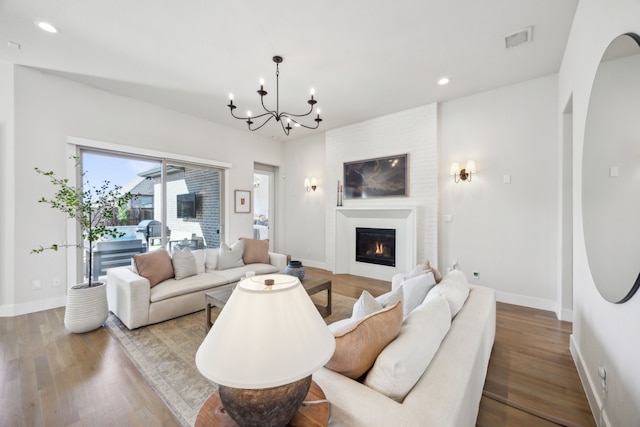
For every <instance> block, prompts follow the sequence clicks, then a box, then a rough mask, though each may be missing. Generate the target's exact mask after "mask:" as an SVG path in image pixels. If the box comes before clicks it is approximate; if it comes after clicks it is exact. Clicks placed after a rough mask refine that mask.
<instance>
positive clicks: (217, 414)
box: [195, 381, 329, 427]
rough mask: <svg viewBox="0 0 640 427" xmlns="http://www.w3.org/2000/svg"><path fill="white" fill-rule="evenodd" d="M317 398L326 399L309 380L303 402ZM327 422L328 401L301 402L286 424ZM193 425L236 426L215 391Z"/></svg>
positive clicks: (312, 426)
mask: <svg viewBox="0 0 640 427" xmlns="http://www.w3.org/2000/svg"><path fill="white" fill-rule="evenodd" d="M318 400H326V397H325V395H324V392H323V391H322V389H321V388H320V386H319V385H318V384H316V383H315V381H312V382H311V387H310V388H309V393H307V397H306V398H305V402H314V401H318ZM328 422H329V403H328V402H322V403H313V404H305V403H303V404H302V406H301V407H300V409H298V412H296V414H295V415H294V416H293V418H292V419H291V421H289V424H287V426H289V427H326V425H327V423H328ZM195 427H238V424H236V422H235V421H233V420H232V419H231V417H230V416H229V414H227V411H225V409H224V407H223V406H222V402H221V401H220V393H219V392H218V391H216V392H215V393H213V394H212V395H211V397H209V399H207V401H206V402H204V405H202V408H200V412H198V417H197V418H196V423H195Z"/></svg>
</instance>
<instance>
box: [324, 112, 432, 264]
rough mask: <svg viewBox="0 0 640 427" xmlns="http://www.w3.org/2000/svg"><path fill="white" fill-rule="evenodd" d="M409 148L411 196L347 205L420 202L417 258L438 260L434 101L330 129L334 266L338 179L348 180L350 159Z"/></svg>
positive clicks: (329, 253)
mask: <svg viewBox="0 0 640 427" xmlns="http://www.w3.org/2000/svg"><path fill="white" fill-rule="evenodd" d="M404 153H408V154H409V183H408V185H409V195H408V197H395V198H378V199H376V198H372V199H350V200H347V199H345V200H344V207H345V208H347V207H348V208H355V207H366V208H371V207H384V208H388V207H407V206H415V207H417V209H418V214H417V227H418V233H417V236H416V246H417V248H416V252H417V259H418V260H420V261H424V260H425V259H429V260H431V262H433V263H435V264H437V262H438V246H437V244H438V226H437V223H438V220H437V217H438V143H437V105H436V104H430V105H426V106H423V107H418V108H414V109H411V110H406V111H401V112H398V113H395V114H390V115H387V116H383V117H379V118H376V119H372V120H368V121H365V122H361V123H357V124H354V125H350V126H345V127H343V128H340V129H333V130H331V131H328V132H327V134H326V158H325V162H326V175H325V178H326V181H328V184H327V198H326V201H325V203H326V217H325V230H326V234H325V236H326V237H325V239H326V255H325V257H326V258H325V259H326V262H327V268H328V269H330V270H333V269H334V265H333V264H334V259H335V256H334V250H335V240H336V239H335V232H336V231H335V222H336V195H337V184H338V180H340V182H343V181H344V180H343V164H344V162H351V161H357V160H366V159H371V158H376V157H385V156H391V155H396V154H404Z"/></svg>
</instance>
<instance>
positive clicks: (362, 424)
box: [313, 367, 428, 427]
mask: <svg viewBox="0 0 640 427" xmlns="http://www.w3.org/2000/svg"><path fill="white" fill-rule="evenodd" d="M313 380H314V381H315V382H316V383H318V385H319V386H320V387H321V388H322V391H323V392H324V394H325V395H326V396H327V400H329V401H330V402H331V411H330V412H331V418H330V420H329V425H330V426H354V427H370V426H398V427H412V426H419V425H424V424H422V423H421V420H420V414H421V413H420V412H414V411H409V410H407V408H403V404H402V403H398V402H396V401H395V400H393V399H390V398H388V397H387V396H384V395H383V394H381V393H378V392H377V391H375V390H373V389H371V388H369V387H367V386H366V385H364V384H362V383H359V382H358V381H355V380H352V379H350V378H347V377H345V376H343V375H341V374H339V373H337V372H334V371H332V370H330V369H327V368H324V367H323V368H320V369H319V370H318V371H316V372H314V373H313ZM425 405H428V402H426V403H425Z"/></svg>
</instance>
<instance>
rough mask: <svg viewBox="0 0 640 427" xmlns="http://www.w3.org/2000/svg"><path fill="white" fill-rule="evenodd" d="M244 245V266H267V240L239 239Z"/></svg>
mask: <svg viewBox="0 0 640 427" xmlns="http://www.w3.org/2000/svg"><path fill="white" fill-rule="evenodd" d="M240 240H242V241H243V243H244V251H243V253H242V261H243V262H244V263H245V264H254V263H260V264H269V240H268V239H267V240H256V239H246V238H244V237H243V238H241V239H240Z"/></svg>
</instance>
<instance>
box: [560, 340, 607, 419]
mask: <svg viewBox="0 0 640 427" xmlns="http://www.w3.org/2000/svg"><path fill="white" fill-rule="evenodd" d="M569 351H570V352H571V357H572V358H573V363H574V364H575V365H576V369H577V370H578V376H579V377H580V382H582V388H583V389H584V391H585V394H586V396H587V401H588V402H589V406H590V407H591V413H592V414H593V418H594V419H595V421H596V425H598V427H609V426H611V422H610V420H609V417H608V415H607V412H606V411H605V410H601V408H602V398H601V397H600V394H598V388H597V387H598V383H599V380H598V379H597V378H596V379H595V380H596V381H595V382H594V378H593V376H592V375H590V373H589V372H590V371H589V369H588V368H587V366H586V364H585V362H584V358H583V357H582V353H581V352H580V349H579V348H578V346H577V344H576V341H575V339H574V336H573V334H571V336H570V337H569Z"/></svg>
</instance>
